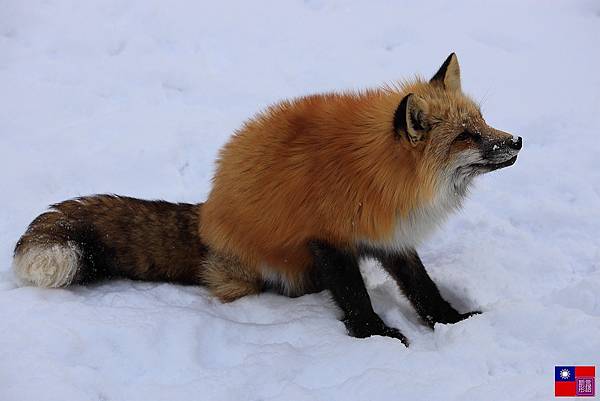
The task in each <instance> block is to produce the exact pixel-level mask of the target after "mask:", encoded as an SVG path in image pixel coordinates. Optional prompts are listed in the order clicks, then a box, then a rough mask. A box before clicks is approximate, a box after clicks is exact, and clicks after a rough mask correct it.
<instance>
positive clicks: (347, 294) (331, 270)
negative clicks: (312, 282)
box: [310, 242, 408, 346]
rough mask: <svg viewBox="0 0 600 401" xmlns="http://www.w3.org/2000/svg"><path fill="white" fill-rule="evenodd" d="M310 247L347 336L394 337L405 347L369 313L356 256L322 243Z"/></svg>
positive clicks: (399, 336) (397, 334) (401, 337)
mask: <svg viewBox="0 0 600 401" xmlns="http://www.w3.org/2000/svg"><path fill="white" fill-rule="evenodd" d="M310 246H311V250H312V253H313V256H314V260H315V269H317V271H318V273H319V278H320V282H321V285H322V286H323V288H325V289H328V290H330V291H331V294H332V295H333V299H334V300H335V302H336V304H337V305H338V306H339V307H340V308H341V309H342V310H343V311H344V319H343V322H344V324H345V325H346V328H347V329H348V332H349V333H350V335H351V336H354V337H360V338H364V337H370V336H373V335H380V336H387V337H394V338H397V339H399V340H400V341H402V342H403V343H404V344H405V345H407V346H408V340H407V339H406V337H404V335H402V333H400V331H399V330H397V329H395V328H392V327H388V326H386V325H385V323H383V321H382V320H381V318H380V317H379V316H378V315H377V314H376V313H375V311H373V307H372V306H371V299H370V298H369V294H368V293H367V289H366V288H365V284H364V282H363V278H362V276H361V274H360V269H359V267H358V260H357V258H356V256H355V255H353V254H352V253H350V252H345V251H341V250H339V249H336V248H334V247H332V246H330V245H328V244H326V243H323V242H312V243H311V245H310Z"/></svg>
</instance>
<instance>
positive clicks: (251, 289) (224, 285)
mask: <svg viewBox="0 0 600 401" xmlns="http://www.w3.org/2000/svg"><path fill="white" fill-rule="evenodd" d="M200 281H201V282H202V284H204V285H206V286H207V287H208V289H209V290H210V291H211V293H212V294H213V295H214V296H216V297H217V298H219V300H221V301H222V302H232V301H235V300H236V299H238V298H241V297H244V296H246V295H251V294H258V293H260V292H261V291H262V289H263V280H262V276H261V275H260V274H259V273H258V272H255V271H254V270H252V269H250V268H248V267H247V266H245V265H242V264H241V263H240V262H239V261H238V260H237V259H236V258H234V257H231V256H225V255H220V254H218V253H215V252H212V251H209V252H208V254H207V255H206V258H205V260H204V262H203V263H202V268H201V270H200Z"/></svg>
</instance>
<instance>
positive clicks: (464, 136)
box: [455, 131, 481, 141]
mask: <svg viewBox="0 0 600 401" xmlns="http://www.w3.org/2000/svg"><path fill="white" fill-rule="evenodd" d="M480 138H481V135H479V134H477V133H474V132H469V131H463V132H461V133H460V134H459V135H458V136H457V137H456V139H455V140H456V141H466V140H467V139H472V140H474V141H478V140H479V139H480Z"/></svg>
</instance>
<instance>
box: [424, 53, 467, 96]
mask: <svg viewBox="0 0 600 401" xmlns="http://www.w3.org/2000/svg"><path fill="white" fill-rule="evenodd" d="M429 82H430V83H431V84H434V85H441V86H442V87H443V88H444V89H447V90H460V67H459V66H458V58H457V57H456V54H455V53H452V54H450V55H449V56H448V58H447V59H446V61H444V64H442V66H441V67H440V69H439V70H438V72H436V73H435V75H434V76H433V78H431V79H430V80H429Z"/></svg>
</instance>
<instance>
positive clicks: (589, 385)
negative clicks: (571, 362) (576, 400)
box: [554, 366, 596, 397]
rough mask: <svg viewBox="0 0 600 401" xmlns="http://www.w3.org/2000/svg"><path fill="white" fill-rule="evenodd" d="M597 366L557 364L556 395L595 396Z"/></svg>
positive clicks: (555, 371) (555, 377) (555, 373)
mask: <svg viewBox="0 0 600 401" xmlns="http://www.w3.org/2000/svg"><path fill="white" fill-rule="evenodd" d="M595 377H596V367H595V366H555V367H554V396H555V397H593V396H594V395H595V394H596V386H595V384H596V383H594V381H595Z"/></svg>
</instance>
